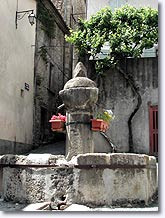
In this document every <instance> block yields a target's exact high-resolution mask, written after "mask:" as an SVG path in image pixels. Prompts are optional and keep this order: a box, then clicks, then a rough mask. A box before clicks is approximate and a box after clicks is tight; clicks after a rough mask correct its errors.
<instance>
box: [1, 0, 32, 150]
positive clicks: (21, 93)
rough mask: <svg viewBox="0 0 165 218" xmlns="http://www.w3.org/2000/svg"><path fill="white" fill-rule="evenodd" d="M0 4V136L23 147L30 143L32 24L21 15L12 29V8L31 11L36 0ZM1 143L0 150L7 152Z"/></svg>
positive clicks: (13, 18)
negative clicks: (27, 87)
mask: <svg viewBox="0 0 165 218" xmlns="http://www.w3.org/2000/svg"><path fill="white" fill-rule="evenodd" d="M0 5H1V7H0V26H1V31H0V46H1V49H0V57H1V58H0V78H1V79H0V129H1V131H0V139H1V140H7V141H11V142H16V143H17V142H18V143H22V146H25V147H26V145H25V144H32V130H33V91H34V85H33V77H34V75H33V74H34V48H35V47H34V45H35V25H33V26H31V25H30V24H29V22H28V18H27V15H25V16H24V17H23V19H21V20H18V27H17V29H16V26H15V16H16V10H18V11H22V10H29V9H34V13H35V10H36V1H35V0H21V1H17V0H5V1H3V0H0ZM25 83H27V84H28V85H29V90H26V89H25ZM3 146H4V144H3V143H0V152H1V149H2V150H3V152H4V153H5V152H10V147H7V148H6V149H3ZM22 149H23V148H22Z"/></svg>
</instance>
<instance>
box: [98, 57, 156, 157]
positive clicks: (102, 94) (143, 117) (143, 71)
mask: <svg viewBox="0 0 165 218" xmlns="http://www.w3.org/2000/svg"><path fill="white" fill-rule="evenodd" d="M122 67H125V70H126V72H127V73H130V74H131V75H132V78H133V80H134V81H135V83H136V85H138V87H139V92H140V95H141V98H142V105H141V106H140V109H139V111H138V112H137V113H136V115H135V116H134V118H133V120H132V130H133V144H134V152H137V153H146V154H148V153H149V104H150V105H158V59H157V58H140V59H132V58H130V59H127V63H126V65H123V66H122ZM98 88H99V100H98V108H104V109H111V110H112V111H113V112H114V115H115V119H114V120H113V121H112V122H111V123H110V128H109V130H108V131H107V134H108V136H109V137H110V139H111V141H112V143H113V144H115V145H116V146H117V150H118V152H127V151H129V142H128V140H129V131H128V123H127V122H128V119H129V117H130V115H131V113H132V112H133V110H134V108H135V107H136V104H137V97H136V96H135V94H134V93H133V92H132V90H131V88H130V86H129V84H128V83H127V81H126V80H125V79H124V77H123V75H121V74H120V73H119V72H118V71H117V70H109V71H108V72H106V74H105V77H102V78H101V79H100V81H99V83H98ZM98 137H99V139H98ZM100 137H102V136H100V135H98V136H97V135H96V134H95V145H96V146H95V151H96V152H98V151H99V152H100V150H101V146H102V145H101V144H102V143H104V142H103V141H102V143H101V142H100ZM104 146H106V148H107V146H109V145H108V144H107V143H106V144H105V143H104ZM102 152H107V151H105V149H104V148H103V149H102Z"/></svg>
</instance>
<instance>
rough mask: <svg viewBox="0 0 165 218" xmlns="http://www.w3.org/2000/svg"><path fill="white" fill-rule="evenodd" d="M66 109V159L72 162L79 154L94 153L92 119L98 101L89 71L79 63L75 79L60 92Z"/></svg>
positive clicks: (75, 71) (96, 89)
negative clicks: (88, 76)
mask: <svg viewBox="0 0 165 218" xmlns="http://www.w3.org/2000/svg"><path fill="white" fill-rule="evenodd" d="M59 95H60V97H61V98H62V100H63V103H64V105H65V108H66V116H67V119H66V120H67V121H66V132H67V140H66V158H67V159H68V160H70V159H71V158H72V157H73V156H76V155H78V154H85V153H93V152H94V142H93V133H92V131H91V129H90V119H91V117H92V115H93V109H94V106H95V103H96V102H97V99H98V88H96V84H95V83H94V82H93V81H92V80H90V79H88V78H87V70H86V68H85V67H84V65H83V64H82V63H81V62H79V63H78V64H77V66H76V68H75V70H74V78H73V79H71V80H69V81H68V82H67V83H66V84H65V86H64V89H63V90H61V91H60V92H59Z"/></svg>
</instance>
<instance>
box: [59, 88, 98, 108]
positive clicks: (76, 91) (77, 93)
mask: <svg viewBox="0 0 165 218" xmlns="http://www.w3.org/2000/svg"><path fill="white" fill-rule="evenodd" d="M59 95H60V97H61V98H62V100H63V102H64V104H65V107H66V108H67V110H69V111H74V112H76V111H77V110H83V111H84V110H86V111H92V109H93V106H94V104H95V103H96V102H97V98H98V89H97V88H90V87H86V88H82V87H79V88H71V89H66V90H62V91H60V92H59Z"/></svg>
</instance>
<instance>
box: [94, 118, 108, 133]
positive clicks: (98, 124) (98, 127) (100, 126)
mask: <svg viewBox="0 0 165 218" xmlns="http://www.w3.org/2000/svg"><path fill="white" fill-rule="evenodd" d="M91 121H92V128H91V129H92V130H93V131H101V132H105V131H106V130H107V129H108V128H109V124H108V123H107V122H105V121H104V120H101V119H92V120H91Z"/></svg>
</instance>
